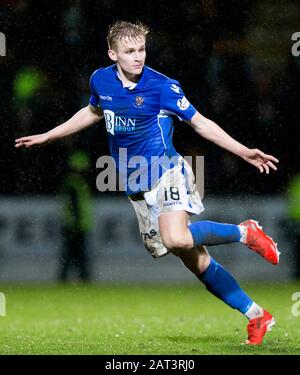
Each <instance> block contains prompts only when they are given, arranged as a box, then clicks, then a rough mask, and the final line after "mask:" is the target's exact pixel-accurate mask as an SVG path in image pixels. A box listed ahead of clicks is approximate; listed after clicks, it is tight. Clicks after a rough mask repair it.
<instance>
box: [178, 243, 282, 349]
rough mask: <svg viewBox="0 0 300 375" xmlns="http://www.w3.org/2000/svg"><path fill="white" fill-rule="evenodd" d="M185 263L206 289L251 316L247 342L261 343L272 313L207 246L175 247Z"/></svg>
mask: <svg viewBox="0 0 300 375" xmlns="http://www.w3.org/2000/svg"><path fill="white" fill-rule="evenodd" d="M174 254H175V255H177V256H178V257H179V258H180V259H181V261H182V262H183V264H184V265H185V266H186V267H187V268H188V269H189V270H190V271H192V272H193V273H194V274H195V276H196V277H197V278H198V279H199V280H200V281H202V282H203V283H204V285H205V286H206V289H207V290H208V291H209V292H210V293H212V294H213V295H215V296H216V297H217V298H219V299H221V300H222V301H223V302H224V303H226V304H227V305H228V306H230V307H231V308H233V309H236V310H238V311H240V312H241V313H242V314H243V315H245V317H246V318H247V319H248V320H249V324H248V326H247V329H248V340H247V341H246V343H247V344H252V345H256V344H260V343H261V342H262V340H263V337H264V335H265V333H266V332H267V330H271V327H272V326H273V325H274V324H275V321H274V318H273V317H272V315H271V314H270V313H269V312H267V311H265V310H264V309H263V308H262V307H260V306H259V305H257V304H256V303H255V302H254V301H253V300H252V299H251V298H250V297H249V296H248V295H247V294H246V293H245V292H244V290H243V289H242V288H241V287H240V285H239V284H238V283H237V281H236V280H235V279H234V277H233V276H232V275H231V274H230V273H229V272H228V271H226V270H225V269H224V268H223V267H222V266H221V265H220V264H219V263H218V262H216V261H215V260H214V259H213V258H211V257H210V256H209V254H208V252H207V250H206V248H205V247H204V246H200V247H198V248H194V249H190V250H186V249H183V250H181V251H180V250H179V249H177V250H175V252H174Z"/></svg>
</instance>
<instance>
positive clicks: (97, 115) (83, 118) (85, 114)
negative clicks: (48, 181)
mask: <svg viewBox="0 0 300 375" xmlns="http://www.w3.org/2000/svg"><path fill="white" fill-rule="evenodd" d="M102 118H103V112H102V110H101V109H100V108H95V107H93V106H92V105H91V104H89V105H88V106H86V107H84V108H82V109H81V110H80V111H78V112H77V113H75V115H74V116H73V117H71V118H70V119H69V120H68V121H66V122H64V123H63V124H61V125H59V126H57V127H56V128H54V129H52V130H49V131H48V132H46V133H42V134H36V135H29V136H26V137H22V138H18V139H16V140H15V147H17V148H19V147H26V148H30V147H32V146H36V145H41V144H46V143H49V142H52V141H56V140H58V139H61V138H64V137H67V136H69V135H71V134H75V133H78V132H80V131H81V130H83V129H85V128H88V127H89V126H91V125H93V124H95V123H96V122H98V121H99V120H101V119H102Z"/></svg>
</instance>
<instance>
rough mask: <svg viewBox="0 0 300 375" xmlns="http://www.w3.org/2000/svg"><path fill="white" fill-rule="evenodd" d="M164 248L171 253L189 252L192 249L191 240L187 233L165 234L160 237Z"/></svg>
mask: <svg viewBox="0 0 300 375" xmlns="http://www.w3.org/2000/svg"><path fill="white" fill-rule="evenodd" d="M162 241H163V244H164V246H165V247H166V248H167V249H168V250H169V251H171V252H174V253H176V252H177V251H179V250H190V249H192V248H193V239H192V238H191V237H190V236H189V233H174V232H173V233H165V234H164V235H162Z"/></svg>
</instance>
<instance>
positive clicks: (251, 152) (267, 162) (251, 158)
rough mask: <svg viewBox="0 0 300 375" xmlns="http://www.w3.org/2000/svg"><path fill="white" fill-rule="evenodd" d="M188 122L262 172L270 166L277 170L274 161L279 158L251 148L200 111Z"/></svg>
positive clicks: (276, 161) (201, 133) (200, 133)
mask: <svg viewBox="0 0 300 375" xmlns="http://www.w3.org/2000/svg"><path fill="white" fill-rule="evenodd" d="M188 124H189V125H190V126H191V127H192V128H193V129H194V130H195V131H196V132H197V133H198V134H199V135H201V136H202V137H203V138H205V139H207V140H208V141H211V142H213V143H215V144H216V145H218V146H220V147H222V148H224V149H225V150H228V151H230V152H232V153H233V154H235V155H238V156H240V157H241V158H242V159H244V160H245V161H247V162H248V163H250V164H252V165H254V166H255V167H256V168H258V169H259V170H260V172H261V173H263V172H264V171H266V173H267V174H268V173H269V171H270V168H272V169H274V170H275V171H276V170H277V167H276V166H275V165H274V163H278V162H279V160H278V159H276V158H275V157H274V156H272V155H267V154H265V153H264V152H262V151H260V150H258V149H257V148H255V149H250V148H248V147H246V146H244V145H243V144H241V143H239V142H238V141H236V140H235V139H233V138H232V137H231V136H230V135H229V134H227V133H226V132H225V131H224V130H223V129H222V128H220V126H218V125H217V124H216V123H215V122H213V121H211V120H209V119H208V118H206V117H204V116H202V115H201V114H200V113H199V112H196V113H195V114H194V116H193V117H192V119H191V120H190V121H188Z"/></svg>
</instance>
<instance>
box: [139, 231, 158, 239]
mask: <svg viewBox="0 0 300 375" xmlns="http://www.w3.org/2000/svg"><path fill="white" fill-rule="evenodd" d="M156 235H157V232H156V230H155V229H151V230H150V231H149V232H148V233H144V232H141V237H142V239H143V241H147V240H151V238H153V237H154V236H156Z"/></svg>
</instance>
